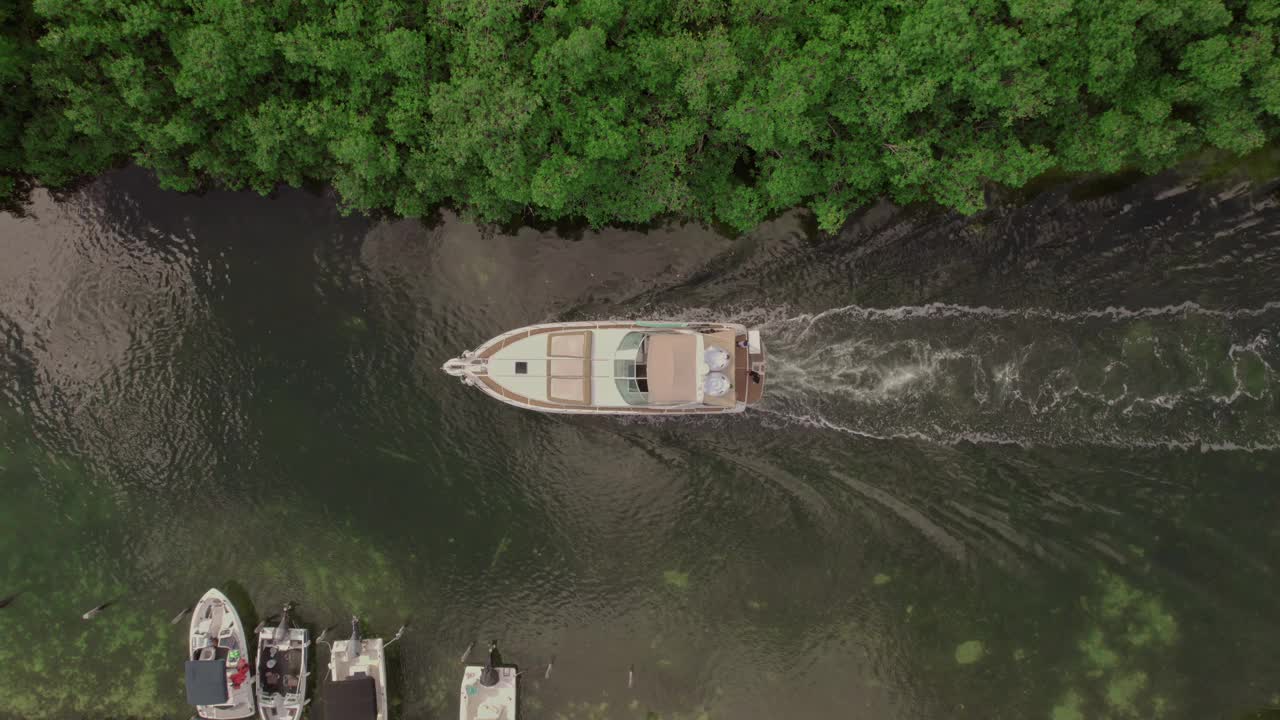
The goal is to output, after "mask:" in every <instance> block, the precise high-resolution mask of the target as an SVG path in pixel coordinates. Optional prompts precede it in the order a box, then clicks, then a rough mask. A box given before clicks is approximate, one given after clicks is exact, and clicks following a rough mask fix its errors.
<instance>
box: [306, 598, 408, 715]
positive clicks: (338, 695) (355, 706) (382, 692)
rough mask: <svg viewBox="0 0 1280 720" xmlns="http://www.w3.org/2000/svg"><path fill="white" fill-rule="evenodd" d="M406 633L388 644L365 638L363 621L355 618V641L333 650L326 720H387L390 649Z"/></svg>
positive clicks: (337, 644) (326, 692)
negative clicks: (361, 623)
mask: <svg viewBox="0 0 1280 720" xmlns="http://www.w3.org/2000/svg"><path fill="white" fill-rule="evenodd" d="M403 633H404V628H403V627H402V628H400V631H399V632H397V633H396V636H395V637H394V638H392V639H391V641H390V642H388V643H385V644H384V643H383V642H382V638H365V637H363V636H362V635H361V634H360V619H359V618H357V617H352V618H351V638H350V639H349V640H335V641H334V642H333V645H332V646H331V647H330V648H329V676H328V677H329V681H328V682H327V683H326V684H325V687H324V691H323V696H324V716H325V718H326V720H387V718H388V715H387V656H386V649H387V647H388V646H390V645H391V643H394V642H395V641H396V640H399V639H400V636H401V635H402V634H403Z"/></svg>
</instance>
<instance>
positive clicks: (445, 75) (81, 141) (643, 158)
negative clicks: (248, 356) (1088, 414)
mask: <svg viewBox="0 0 1280 720" xmlns="http://www.w3.org/2000/svg"><path fill="white" fill-rule="evenodd" d="M0 2H3V3H5V4H0V22H2V23H3V28H4V34H3V37H2V38H0V84H3V85H4V90H5V93H6V103H5V105H4V108H3V110H2V111H0V183H6V182H7V183H9V185H10V186H11V185H12V184H13V183H14V182H16V179H17V178H20V177H25V176H34V177H36V178H38V179H39V180H40V181H41V182H44V183H47V184H51V185H58V184H62V183H66V182H68V181H70V180H72V179H74V178H75V177H77V176H80V175H83V174H89V173H95V172H98V171H100V170H102V169H103V168H105V167H107V166H108V165H110V164H111V163H116V162H121V161H130V160H131V161H134V162H137V163H139V164H141V165H144V166H146V167H149V168H152V169H154V170H155V172H156V173H157V174H158V176H159V177H160V179H161V182H162V183H163V184H164V185H165V186H167V187H172V188H178V189H193V188H197V187H200V186H203V185H207V184H219V185H223V186H227V187H232V188H253V189H256V190H258V191H261V192H268V191H270V190H271V189H272V188H274V187H275V186H276V185H278V184H280V183H287V184H291V185H297V184H301V183H304V182H307V181H318V182H327V183H330V184H332V185H333V186H334V187H335V188H336V189H337V190H338V192H339V193H340V195H341V196H342V198H343V200H344V202H345V203H346V205H347V206H348V207H350V208H352V209H356V210H372V209H390V210H392V211H394V212H396V213H399V214H401V215H407V216H415V215H422V214H425V213H428V212H430V211H431V210H432V209H433V208H434V207H436V206H438V205H440V204H442V203H448V204H452V205H455V206H458V207H461V208H464V209H465V210H467V211H468V212H470V213H471V214H472V215H473V216H474V217H476V218H479V219H483V220H509V219H511V218H513V217H516V216H521V215H525V216H534V217H537V218H541V219H561V218H569V217H580V218H585V219H587V220H589V221H590V222H592V223H595V224H602V223H610V222H631V223H638V222H644V221H648V220H651V219H653V218H655V217H657V216H661V215H665V214H678V215H684V216H690V217H695V218H699V219H704V220H719V221H723V222H727V223H729V224H731V225H734V226H736V227H738V228H741V229H748V228H750V227H752V226H754V225H756V224H758V223H759V222H761V221H762V220H763V219H764V218H766V217H768V216H769V215H771V214H773V213H776V212H778V211H780V210H782V209H785V208H788V207H792V206H796V205H803V206H807V207H809V208H811V209H812V210H813V211H814V212H815V214H816V216H817V218H818V220H819V223H820V224H821V226H822V227H824V228H826V229H834V228H836V227H838V226H839V225H840V224H841V223H842V222H843V221H844V220H845V218H846V217H847V216H848V214H849V213H850V212H852V211H853V210H854V209H856V208H857V207H859V206H860V205H863V204H865V203H867V202H868V201H870V200H871V199H872V198H874V197H876V196H878V195H882V194H888V195H890V196H891V197H892V198H893V199H895V200H896V201H898V202H915V201H935V202H939V203H942V204H943V205H946V206H948V207H952V208H955V209H957V210H960V211H962V212H975V211H977V210H980V209H982V208H983V207H984V188H985V187H986V186H987V185H988V184H990V183H998V184H1003V185H1007V186H1015V187H1016V186H1020V185H1022V184H1024V183H1026V182H1027V181H1028V180H1029V179H1031V178H1033V177H1035V176H1037V175H1039V174H1042V173H1044V172H1046V171H1048V170H1051V169H1061V170H1066V171H1090V172H1093V171H1101V172H1113V171H1116V170H1120V169H1122V168H1139V169H1142V170H1145V171H1155V170H1159V169H1161V168H1164V167H1167V166H1169V165H1170V164H1171V163H1173V162H1175V161H1176V160H1177V159H1179V158H1181V157H1183V156H1185V155H1186V154H1187V153H1189V152H1192V151H1195V150H1198V149H1201V148H1204V147H1207V146H1212V147H1217V148H1222V149H1224V150H1228V151H1231V152H1235V153H1247V152H1250V151H1251V150H1254V149H1256V148H1258V147H1259V146H1261V145H1263V144H1264V143H1266V142H1268V141H1269V140H1270V139H1271V138H1273V137H1275V135H1276V132H1277V128H1278V127H1280V124H1278V123H1280V56H1278V55H1277V51H1276V45H1277V40H1278V38H1280V28H1278V26H1280V3H1277V2H1275V0H1164V1H1163V2H1149V0H1100V1H1098V2H1081V1H1080V0H971V1H970V2H964V3H958V2H954V1H953V0H867V1H866V2H857V3H849V2H840V1H838V0H810V1H809V2H780V1H772V2H764V1H763V0H735V1H734V2H719V1H710V0H630V1H627V2H624V1H623V0H584V1H582V2H569V1H568V0H448V1H444V0H437V1H434V2H425V3H424V2H421V1H420V0H331V1H328V2H302V3H299V2H294V1H292V0H259V1H258V2H244V1H243V0H201V1H200V2H195V3H189V2H186V1H185V0H184V1H182V2H179V1H178V0H148V1H147V2H120V1H119V0H35V1H34V3H30V2H21V1H19V0H0ZM5 187H6V186H5V185H3V184H0V192H4V188H5Z"/></svg>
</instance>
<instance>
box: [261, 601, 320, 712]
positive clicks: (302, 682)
mask: <svg viewBox="0 0 1280 720" xmlns="http://www.w3.org/2000/svg"><path fill="white" fill-rule="evenodd" d="M310 646H311V637H310V634H309V633H308V632H307V630H306V628H296V627H293V626H292V625H290V623H289V607H288V606H287V605H286V606H285V608H284V611H283V612H282V614H281V616H280V624H279V625H277V626H276V627H273V628H266V627H264V628H261V629H260V630H258V655H257V662H256V663H254V665H255V666H256V667H257V669H258V716H259V717H261V718H262V720H298V718H300V717H302V709H303V708H304V707H306V705H307V649H308V648H309V647H310Z"/></svg>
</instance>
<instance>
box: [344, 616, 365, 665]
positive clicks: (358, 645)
mask: <svg viewBox="0 0 1280 720" xmlns="http://www.w3.org/2000/svg"><path fill="white" fill-rule="evenodd" d="M363 651H364V638H362V637H360V618H358V617H356V616H355V615H352V616H351V642H350V643H349V644H348V645H347V655H348V656H350V657H353V658H354V657H359V655H360V653H361V652H363Z"/></svg>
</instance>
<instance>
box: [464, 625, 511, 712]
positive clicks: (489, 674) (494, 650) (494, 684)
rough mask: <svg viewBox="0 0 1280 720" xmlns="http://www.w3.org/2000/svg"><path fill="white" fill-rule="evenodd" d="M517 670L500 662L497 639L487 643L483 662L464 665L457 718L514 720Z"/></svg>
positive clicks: (500, 656) (500, 655)
mask: <svg viewBox="0 0 1280 720" xmlns="http://www.w3.org/2000/svg"><path fill="white" fill-rule="evenodd" d="M519 681H520V670H519V669H518V668H517V667H516V666H515V665H507V664H504V663H503V662H502V654H501V653H499V652H498V642H497V641H496V640H495V641H493V642H491V643H489V655H488V657H487V658H485V663H484V664H483V665H467V667H466V669H465V670H463V672H462V696H461V699H460V700H459V704H458V719H459V720H517V715H516V712H517V710H518V709H519V703H520V697H519V691H520V687H519Z"/></svg>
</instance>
